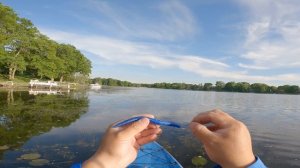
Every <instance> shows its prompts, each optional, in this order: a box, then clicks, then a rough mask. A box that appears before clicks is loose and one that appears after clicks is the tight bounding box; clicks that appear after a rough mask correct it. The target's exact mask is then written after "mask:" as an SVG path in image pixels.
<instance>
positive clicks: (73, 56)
mask: <svg viewBox="0 0 300 168" xmlns="http://www.w3.org/2000/svg"><path fill="white" fill-rule="evenodd" d="M0 33H1V34H0V66H1V70H0V73H2V74H4V73H7V74H8V78H9V79H10V80H13V79H14V78H15V74H16V73H19V74H18V75H27V76H28V75H30V76H31V77H33V78H46V79H51V80H55V79H59V80H60V81H61V82H62V81H63V79H64V78H72V77H73V76H74V75H75V74H78V73H80V74H81V75H84V76H86V77H88V76H89V74H90V73H91V62H90V61H89V60H88V59H87V58H86V57H85V56H84V55H83V54H82V53H81V52H80V51H79V50H77V49H76V48H75V47H74V46H71V45H69V44H58V43H56V42H55V41H53V40H51V39H49V38H48V37H47V36H45V35H43V34H41V33H40V32H39V31H38V30H37V28H36V27H35V26H34V25H33V24H32V23H31V21H30V20H27V19H25V18H20V17H18V15H17V14H16V13H15V12H14V11H13V10H12V9H11V8H10V7H8V6H4V5H2V4H1V3H0Z"/></svg>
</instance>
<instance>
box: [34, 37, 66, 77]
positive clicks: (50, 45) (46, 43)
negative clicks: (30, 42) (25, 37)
mask: <svg viewBox="0 0 300 168" xmlns="http://www.w3.org/2000/svg"><path fill="white" fill-rule="evenodd" d="M57 45H58V44H57V43H56V42H54V41H52V40H50V39H49V38H48V37H47V36H44V35H41V34H40V35H39V36H38V37H37V38H36V39H35V41H34V47H32V50H31V57H30V59H29V61H30V67H31V68H32V69H35V70H36V71H37V75H38V76H39V77H40V78H43V77H47V78H49V79H51V80H52V81H53V80H54V79H55V78H57V77H58V76H59V73H60V72H61V71H62V70H63V69H64V68H65V65H64V62H63V60H62V59H60V58H59V57H57V56H56V48H57Z"/></svg>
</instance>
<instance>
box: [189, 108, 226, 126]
mask: <svg viewBox="0 0 300 168" xmlns="http://www.w3.org/2000/svg"><path fill="white" fill-rule="evenodd" d="M225 114H226V113H225ZM225 114H224V112H222V111H219V110H212V111H208V112H204V113H200V114H198V115H197V116H196V117H194V118H193V120H192V122H198V123H200V124H202V125H204V124H208V123H213V124H214V125H218V126H223V125H225V124H226V123H227V120H229V118H228V116H227V115H225Z"/></svg>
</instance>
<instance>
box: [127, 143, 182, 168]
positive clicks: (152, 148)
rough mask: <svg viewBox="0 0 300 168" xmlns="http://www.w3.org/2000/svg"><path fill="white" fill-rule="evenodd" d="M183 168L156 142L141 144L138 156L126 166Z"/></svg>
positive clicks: (133, 167)
mask: <svg viewBox="0 0 300 168" xmlns="http://www.w3.org/2000/svg"><path fill="white" fill-rule="evenodd" d="M158 167H164V168H183V167H182V166H181V165H180V163H178V161H177V160H176V159H175V158H174V157H173V156H172V155H171V154H170V153H169V152H168V151H167V150H166V149H164V148H163V147H162V146H160V145H159V144H158V143H157V142H151V143H148V144H146V145H144V146H142V147H141V148H140V150H139V152H138V156H137V158H136V159H135V161H134V162H133V163H131V164H130V165H129V166H128V168H158Z"/></svg>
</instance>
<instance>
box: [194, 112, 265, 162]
mask: <svg viewBox="0 0 300 168" xmlns="http://www.w3.org/2000/svg"><path fill="white" fill-rule="evenodd" d="M207 124H209V126H206V125H207ZM190 128H191V130H192V132H193V134H194V135H195V136H196V137H197V138H198V139H199V140H200V141H201V142H202V143H203V145H204V149H205V151H206V153H207V155H208V156H209V158H210V159H211V160H212V161H214V162H216V163H218V164H220V165H221V166H222V167H223V168H245V167H249V168H263V167H251V166H253V165H255V164H258V163H259V161H260V160H257V159H256V158H255V156H254V154H253V151H252V143H251V137H250V133H249V131H248V129H247V127H246V126H245V125H244V124H243V123H242V122H240V121H238V120H236V119H234V118H233V117H231V116H230V115H229V114H227V113H225V112H223V111H221V110H212V111H209V112H205V113H200V114H198V115H197V116H195V117H194V119H193V120H192V121H191V123H190Z"/></svg>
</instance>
